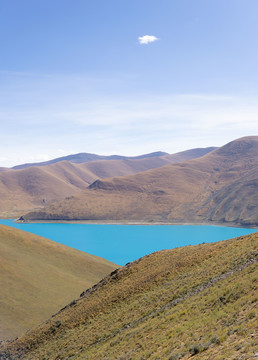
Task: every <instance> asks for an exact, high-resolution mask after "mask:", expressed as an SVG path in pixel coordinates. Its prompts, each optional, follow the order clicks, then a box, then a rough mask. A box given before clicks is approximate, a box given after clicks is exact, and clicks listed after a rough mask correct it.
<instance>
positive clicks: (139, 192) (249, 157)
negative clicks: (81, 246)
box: [23, 136, 258, 226]
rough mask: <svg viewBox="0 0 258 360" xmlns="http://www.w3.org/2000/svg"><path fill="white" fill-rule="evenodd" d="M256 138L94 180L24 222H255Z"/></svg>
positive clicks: (257, 215) (257, 194)
mask: <svg viewBox="0 0 258 360" xmlns="http://www.w3.org/2000/svg"><path fill="white" fill-rule="evenodd" d="M257 189H258V137H255V136H254V137H245V138H241V139H237V140H235V141H232V142H230V143H229V144H226V145H225V146H222V147H221V148H218V149H216V150H214V151H212V152H210V153H208V154H206V155H204V156H202V157H200V158H196V159H192V160H188V161H184V162H180V163H176V164H170V165H166V166H163V167H159V168H156V169H152V170H148V171H145V172H141V173H138V174H135V175H130V176H124V177H115V178H110V179H106V180H96V181H95V182H93V183H92V184H91V185H90V186H89V187H88V189H86V190H84V191H82V192H80V193H79V194H78V195H74V196H73V197H71V198H69V199H66V200H63V201H61V202H57V203H54V204H53V205H51V206H49V207H45V208H44V209H42V210H40V211H38V212H31V213H29V214H26V215H24V216H23V219H24V220H38V219H42V220H60V219H64V220H73V219H76V220H91V221H92V220H108V221H143V222H165V223H172V222H177V223H180V222H183V223H185V222H218V223H227V224H232V225H245V226H258V191H257Z"/></svg>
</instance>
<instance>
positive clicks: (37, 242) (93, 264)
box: [0, 225, 117, 340]
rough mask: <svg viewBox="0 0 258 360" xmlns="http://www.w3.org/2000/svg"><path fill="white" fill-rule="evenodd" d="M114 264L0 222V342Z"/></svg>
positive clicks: (45, 314) (64, 301)
mask: <svg viewBox="0 0 258 360" xmlns="http://www.w3.org/2000/svg"><path fill="white" fill-rule="evenodd" d="M115 268H117V266H116V265H114V264H112V263H110V262H109V261H107V260H104V259H102V258H99V257H97V256H93V255H89V254H86V253H83V252H81V251H78V250H75V249H72V248H69V247H67V246H64V245H60V244H58V243H55V242H54V241H50V240H48V239H45V238H42V237H39V236H36V235H32V234H30V233H27V232H25V231H21V230H17V229H14V228H10V227H7V226H4V225H0V282H1V293H0V303H1V307H0V323H1V327H0V340H3V339H7V338H10V337H15V336H18V335H21V334H22V333H24V332H25V331H26V330H28V329H30V328H31V327H33V326H35V325H36V324H38V323H40V322H41V321H43V320H45V319H46V318H48V317H49V316H51V314H53V313H54V312H56V311H57V310H58V309H59V308H60V307H62V306H64V305H65V304H67V302H69V301H71V300H72V299H73V298H74V297H76V296H79V294H80V293H81V291H82V290H83V289H84V288H85V287H89V286H92V285H93V284H95V283H96V282H98V281H99V280H100V279H102V277H103V276H105V275H107V274H108V273H109V272H110V271H112V270H114V269H115Z"/></svg>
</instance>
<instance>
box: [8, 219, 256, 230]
mask: <svg viewBox="0 0 258 360" xmlns="http://www.w3.org/2000/svg"><path fill="white" fill-rule="evenodd" d="M12 220H13V219H12ZM15 222H16V223H19V224H36V223H39V224H41V223H43V224H86V225H136V226H137V225H138V226H148V225H165V226H168V225H186V226H187V225H189V226H190V225H197V226H202V225H203V226H222V227H232V228H244V229H258V226H257V225H241V224H235V223H229V222H216V221H207V222H194V221H184V222H183V221H182V222H178V221H177V222H176V221H173V222H161V221H160V222H159V221H129V220H119V221H118V220H113V221H112V220H26V221H21V220H19V219H16V220H15Z"/></svg>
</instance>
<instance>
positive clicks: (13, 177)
mask: <svg viewBox="0 0 258 360" xmlns="http://www.w3.org/2000/svg"><path fill="white" fill-rule="evenodd" d="M212 149H213V148H207V149H192V150H188V151H184V152H181V153H178V154H172V155H168V154H167V155H165V156H163V153H160V155H161V156H151V155H158V153H154V154H149V156H148V155H145V156H144V155H142V156H139V157H137V158H136V159H117V160H99V161H87V162H84V163H76V161H77V160H78V159H77V158H76V156H75V158H74V157H73V156H71V157H72V159H70V157H69V156H68V157H67V159H70V161H71V162H70V161H68V160H63V161H60V160H62V158H60V159H55V160H53V163H52V164H48V162H47V163H46V164H45V163H41V164H39V165H40V166H32V165H33V164H29V166H25V168H22V169H19V167H18V170H14V169H4V171H1V169H0V217H17V216H20V215H21V214H23V213H24V212H27V211H29V210H32V209H36V208H41V207H43V206H44V205H49V204H51V203H53V202H54V201H58V200H62V199H65V198H66V197H69V196H71V195H74V194H76V193H78V192H80V191H81V190H83V189H86V188H87V187H88V185H89V184H91V183H92V182H94V181H95V180H96V179H103V178H106V177H113V176H124V175H129V174H135V173H138V172H141V171H145V170H148V169H153V168H157V167H160V166H163V165H166V164H170V163H176V162H178V161H182V159H183V160H184V159H189V158H196V157H199V156H202V155H203V154H206V153H207V152H210V151H211V150H212ZM79 155H80V154H79ZM86 155H87V154H86ZM88 155H90V154H88ZM93 158H94V157H93ZM100 158H101V157H100ZM104 158H105V157H104ZM65 159H66V158H65ZM76 159H77V160H76ZM79 160H83V158H82V159H81V158H80V157H79ZM79 160H78V161H79ZM73 161H75V163H73ZM50 163H51V161H50ZM44 164H45V166H43V165H44Z"/></svg>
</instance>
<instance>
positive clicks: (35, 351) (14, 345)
mask: <svg viewBox="0 0 258 360" xmlns="http://www.w3.org/2000/svg"><path fill="white" fill-rule="evenodd" d="M257 240H258V233H254V234H252V235H248V236H244V237H239V238H236V239H232V240H226V241H222V242H218V243H213V244H201V245H197V246H186V247H182V248H177V249H173V250H164V251H160V252H156V253H153V254H151V255H148V256H145V257H143V258H141V259H139V260H137V261H135V262H133V263H130V264H127V265H126V266H125V267H123V268H121V269H118V270H116V271H114V272H112V273H111V274H110V275H108V276H107V277H105V278H104V279H103V280H102V281H100V282H99V283H98V284H97V285H96V286H94V287H92V288H91V289H88V290H86V291H84V292H82V294H81V296H80V298H78V299H77V300H74V301H73V302H71V303H70V304H69V305H67V306H66V307H65V308H63V309H62V310H60V311H59V312H58V313H57V314H56V315H55V316H53V317H52V318H50V319H49V320H48V321H46V322H44V323H42V324H41V325H39V326H38V327H37V328H35V329H34V330H32V331H30V332H28V333H27V334H25V335H23V336H21V337H20V338H19V339H17V340H15V341H13V342H11V343H6V344H3V346H2V348H1V350H0V352H1V354H2V359H6V360H7V359H12V360H15V359H24V360H25V359H26V360H32V359H33V360H39V359H40V360H43V359H48V360H54V359H62V360H66V359H74V360H77V359H81V360H82V359H88V360H91V359H92V360H96V359H98V360H104V359H110V360H111V359H125V360H129V359H133V360H140V359H141V360H145V359H153V360H154V359H169V360H177V359H184V360H186V359H198V360H204V359H205V360H208V359H209V360H211V359H212V360H221V359H241V360H250V359H252V358H253V357H254V354H255V353H256V352H257V348H256V343H255V333H256V330H257V321H256V306H257V293H256V280H257V244H258V241H257Z"/></svg>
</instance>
